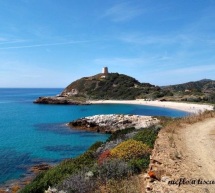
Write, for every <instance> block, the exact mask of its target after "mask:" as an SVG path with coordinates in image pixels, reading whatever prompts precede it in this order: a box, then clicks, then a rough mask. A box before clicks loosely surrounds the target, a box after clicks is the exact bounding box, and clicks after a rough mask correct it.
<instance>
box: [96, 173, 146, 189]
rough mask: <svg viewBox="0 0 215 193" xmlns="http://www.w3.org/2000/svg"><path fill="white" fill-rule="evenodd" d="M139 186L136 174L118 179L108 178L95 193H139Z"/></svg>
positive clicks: (139, 182) (140, 186)
mask: <svg viewBox="0 0 215 193" xmlns="http://www.w3.org/2000/svg"><path fill="white" fill-rule="evenodd" d="M141 188H142V185H141V179H140V178H139V177H138V176H132V177H130V178H128V179H124V180H119V181H117V180H109V181H108V182H107V183H106V184H105V185H102V186H101V187H100V189H99V190H97V191H96V192H95V193H119V192H120V193H141Z"/></svg>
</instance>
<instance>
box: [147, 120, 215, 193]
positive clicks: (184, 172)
mask: <svg viewBox="0 0 215 193" xmlns="http://www.w3.org/2000/svg"><path fill="white" fill-rule="evenodd" d="M172 128H173V130H174V131H173V130H172ZM150 171H153V172H154V174H155V176H156V177H157V179H158V180H155V181H154V180H150V179H148V180H147V177H146V175H145V181H146V183H145V185H144V186H145V187H148V191H146V189H145V190H143V192H150V193H158V192H159V193H170V192H175V193H197V192H198V193H215V118H214V117H210V118H206V119H204V120H203V121H198V122H197V123H193V124H188V123H187V122H186V121H184V122H183V121H182V122H181V123H178V124H175V125H171V126H170V127H169V128H165V129H163V130H161V132H160V133H159V135H158V139H157V140H156V143H155V147H154V150H153V153H152V156H151V161H150ZM171 181H174V182H175V184H170V182H171Z"/></svg>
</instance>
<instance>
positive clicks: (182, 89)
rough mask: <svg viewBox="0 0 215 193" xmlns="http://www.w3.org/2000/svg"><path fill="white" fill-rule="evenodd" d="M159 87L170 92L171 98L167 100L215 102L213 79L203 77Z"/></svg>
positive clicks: (214, 83)
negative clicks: (197, 79)
mask: <svg viewBox="0 0 215 193" xmlns="http://www.w3.org/2000/svg"><path fill="white" fill-rule="evenodd" d="M161 88H162V89H163V90H165V91H169V92H171V93H172V97H171V99H170V98H169V100H181V101H191V102H200V101H205V102H213V103H214V102H215V81H214V80H210V79H203V80H199V81H193V82H187V83H184V84H177V85H169V86H164V87H161Z"/></svg>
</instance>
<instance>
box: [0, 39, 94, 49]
mask: <svg viewBox="0 0 215 193" xmlns="http://www.w3.org/2000/svg"><path fill="white" fill-rule="evenodd" d="M89 42H91V41H88V40H83V41H67V42H57V43H44V44H31V45H17V46H8V47H0V50H9V49H22V48H34V47H46V46H58V45H70V44H82V43H89ZM13 43H15V42H13Z"/></svg>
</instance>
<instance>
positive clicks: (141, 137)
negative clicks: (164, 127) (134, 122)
mask: <svg viewBox="0 0 215 193" xmlns="http://www.w3.org/2000/svg"><path fill="white" fill-rule="evenodd" d="M157 135H158V130H157V129H156V128H155V127H154V126H153V127H150V128H145V129H143V130H142V131H140V132H138V133H137V134H136V135H135V136H134V137H133V139H134V140H137V141H141V142H143V143H144V144H146V145H148V146H149V147H151V148H153V146H154V143H155V140H156V138H157Z"/></svg>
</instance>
